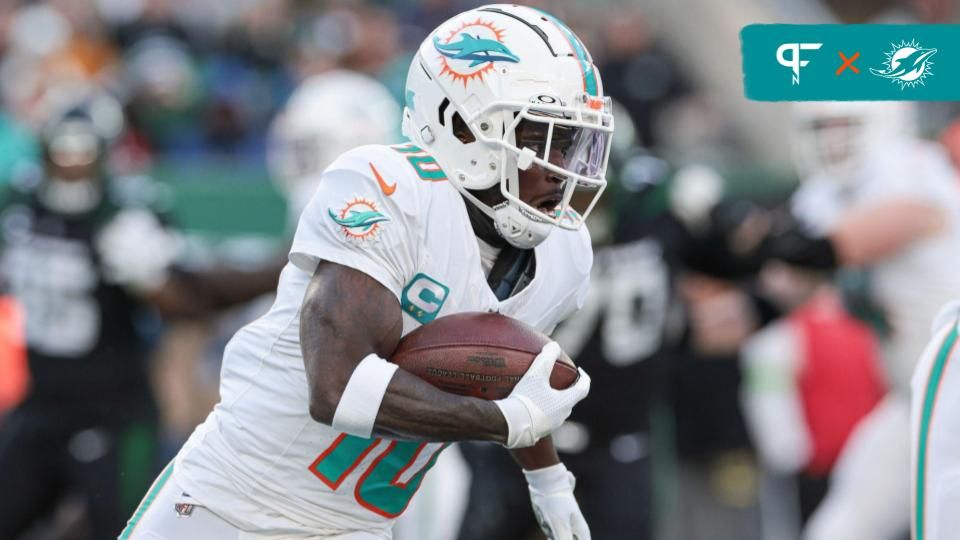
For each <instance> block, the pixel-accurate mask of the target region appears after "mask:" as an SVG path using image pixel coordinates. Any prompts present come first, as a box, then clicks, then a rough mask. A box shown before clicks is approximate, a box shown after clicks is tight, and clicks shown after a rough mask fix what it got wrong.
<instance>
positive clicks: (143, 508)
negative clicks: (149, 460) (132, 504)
mask: <svg viewBox="0 0 960 540" xmlns="http://www.w3.org/2000/svg"><path fill="white" fill-rule="evenodd" d="M172 473H173V462H172V461H171V462H170V463H169V464H168V465H167V467H166V468H165V469H163V472H162V473H160V476H159V477H157V480H156V481H155V482H154V483H153V485H152V486H150V491H148V492H147V495H146V496H145V497H144V498H143V501H142V502H141V503H140V506H139V507H138V508H137V511H136V512H134V514H133V517H132V518H130V521H129V522H128V523H127V526H126V528H124V529H123V532H121V533H120V538H119V539H118V540H127V539H128V538H130V535H131V534H133V530H134V529H136V528H137V523H139V522H140V519H141V518H143V515H144V514H146V513H147V510H148V509H149V508H150V505H151V504H153V500H154V499H156V498H157V493H160V490H161V489H163V486H164V485H166V483H167V480H169V479H170V475H171V474H172Z"/></svg>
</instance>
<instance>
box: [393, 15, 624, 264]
mask: <svg viewBox="0 0 960 540" xmlns="http://www.w3.org/2000/svg"><path fill="white" fill-rule="evenodd" d="M521 122H524V124H523V126H524V127H525V129H526V128H527V127H529V126H534V130H533V131H534V133H536V134H537V135H536V136H535V137H533V139H536V140H532V139H528V140H525V141H518V140H517V132H518V129H517V128H518V126H519V125H521ZM403 133H404V134H405V135H406V136H407V137H408V138H410V140H411V141H413V142H414V143H415V144H417V145H418V146H420V147H421V148H422V149H424V150H426V151H428V152H430V153H431V154H432V155H433V156H434V157H435V158H436V160H437V161H438V162H439V164H440V166H441V167H442V168H443V170H444V171H445V172H446V174H447V177H448V178H449V180H450V181H451V182H453V185H454V186H456V187H457V189H459V190H460V192H461V193H463V194H464V196H465V197H466V198H467V199H468V200H470V201H471V202H472V203H473V204H475V205H476V206H477V207H479V208H480V209H481V210H483V212H484V213H486V214H487V215H488V216H490V217H491V218H492V219H493V221H494V224H495V225H496V227H497V230H498V231H499V233H500V234H501V236H503V237H504V238H505V239H506V240H507V241H508V242H510V243H511V244H513V245H514V246H517V247H520V248H530V247H533V246H536V245H537V244H539V243H540V242H542V241H543V240H544V239H545V238H546V237H547V235H548V234H549V233H550V232H551V231H552V230H553V228H554V226H559V227H563V228H566V229H577V228H579V227H580V225H581V224H582V223H583V221H584V219H586V216H587V215H588V214H589V212H590V210H591V209H592V208H593V206H594V204H596V201H597V199H598V198H599V197H600V194H601V193H602V192H603V190H604V188H605V186H606V179H605V175H606V169H607V160H608V158H609V152H610V138H611V135H612V134H613V114H612V105H611V102H610V98H608V97H605V96H604V95H603V85H602V83H601V81H600V75H599V73H597V68H596V66H594V65H593V61H592V60H591V58H590V55H589V53H587V50H586V49H585V48H584V46H583V43H581V41H580V39H579V38H577V36H576V35H574V33H573V32H571V31H570V29H569V28H567V26H566V25H564V24H563V23H562V22H560V21H559V20H558V19H556V18H555V17H553V16H552V15H550V14H548V13H546V12H543V11H540V10H537V9H534V8H531V7H526V6H516V5H508V4H497V5H489V6H483V7H479V8H476V9H473V10H470V11H467V12H465V13H461V14H460V15H457V16H456V17H453V18H452V19H450V20H448V21H446V22H445V23H443V24H441V25H440V26H439V27H438V28H437V29H436V30H434V31H433V32H432V33H431V34H430V36H428V37H427V39H426V40H424V42H423V44H422V45H420V49H419V50H418V51H417V54H416V56H415V58H414V59H413V62H412V63H411V65H410V71H409V73H408V75H407V88H406V107H405V109H404V112H403ZM550 158H553V162H551V161H550ZM556 162H559V163H556ZM534 165H536V166H539V167H543V168H544V169H546V170H547V171H548V173H549V174H551V175H554V176H556V177H558V178H561V179H563V180H564V182H563V184H562V185H563V195H562V198H561V200H559V201H556V205H555V206H553V205H552V203H551V205H550V206H551V208H549V209H546V208H544V209H539V208H534V207H533V206H531V205H529V204H526V203H524V202H523V201H521V200H520V198H519V187H520V186H519V184H520V181H519V170H521V169H522V170H527V169H529V168H530V167H532V166H534ZM498 184H499V185H500V192H501V193H502V194H503V196H504V198H505V199H506V200H505V201H504V202H503V203H500V204H496V205H494V206H492V207H491V206H489V205H487V204H484V203H483V202H481V201H480V200H479V199H478V198H477V197H476V196H475V195H474V194H473V193H471V192H470V190H484V189H488V188H491V187H494V186H496V185H498Z"/></svg>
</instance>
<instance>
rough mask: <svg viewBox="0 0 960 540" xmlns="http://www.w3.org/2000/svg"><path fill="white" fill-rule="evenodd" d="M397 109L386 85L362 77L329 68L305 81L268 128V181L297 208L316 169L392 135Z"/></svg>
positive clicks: (315, 176)
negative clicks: (357, 148) (347, 152)
mask: <svg viewBox="0 0 960 540" xmlns="http://www.w3.org/2000/svg"><path fill="white" fill-rule="evenodd" d="M399 120H400V107H399V106H398V105H397V102H396V101H395V100H394V99H393V96H391V95H390V92H389V91H388V90H387V88H386V87H385V86H384V85H382V84H381V83H379V82H377V81H376V80H375V79H373V78H371V77H368V76H366V75H363V74H360V73H356V72H352V71H346V70H335V71H328V72H325V73H322V74H320V75H315V76H313V77H310V78H308V79H306V80H305V81H304V82H303V83H302V84H301V85H300V86H299V87H298V88H297V89H296V90H295V91H294V93H293V95H292V96H290V99H289V100H288V101H287V104H286V106H285V107H284V109H283V111H281V113H280V114H279V115H277V117H276V119H274V121H273V124H272V125H271V127H270V133H269V142H268V149H267V164H268V166H269V168H270V176H271V179H272V180H273V181H274V182H275V183H276V185H277V187H278V188H279V189H280V190H281V191H282V192H283V193H285V194H286V196H287V198H288V200H289V201H290V203H291V206H293V207H295V208H296V209H297V210H298V211H297V212H295V214H296V215H297V216H299V214H300V212H299V210H301V209H302V208H303V207H304V206H306V203H307V202H308V201H309V200H310V197H311V196H312V195H313V192H314V190H316V187H317V183H318V182H319V180H320V173H322V172H323V171H324V169H326V168H327V167H328V166H329V165H330V164H331V163H332V162H333V160H334V159H336V158H337V156H339V155H340V154H342V153H344V152H346V151H347V150H350V149H352V148H355V147H357V146H361V145H364V144H373V143H388V142H393V141H394V140H395V139H396V138H397V132H396V129H397V125H398V124H399Z"/></svg>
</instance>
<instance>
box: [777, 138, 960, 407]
mask: <svg viewBox="0 0 960 540" xmlns="http://www.w3.org/2000/svg"><path fill="white" fill-rule="evenodd" d="M865 162H866V165H865V166H864V167H863V169H862V171H861V175H860V177H859V178H858V179H857V181H855V182H853V183H851V184H849V185H848V186H844V185H843V184H842V183H841V182H839V181H837V180H836V179H833V178H829V177H825V176H820V177H814V178H811V179H810V180H805V181H804V182H803V183H802V184H801V186H800V189H799V190H798V191H797V193H796V194H795V195H794V198H793V200H792V205H793V210H794V213H795V214H796V215H797V216H798V217H799V218H800V219H801V220H803V221H804V222H806V223H807V224H808V225H809V226H810V227H811V228H812V229H813V230H814V231H817V232H819V233H821V234H829V233H830V232H832V231H833V230H834V229H835V228H836V226H837V224H838V223H839V221H840V220H841V219H842V218H843V217H844V214H845V213H847V212H849V211H850V210H853V209H856V208H858V207H862V206H865V205H869V204H872V203H878V202H882V201H884V200H889V199H894V198H909V199H913V200H919V201H923V202H926V203H929V204H933V205H936V206H938V207H940V208H942V209H943V210H944V212H945V213H946V214H947V216H948V219H949V225H948V229H947V231H946V232H945V233H943V234H940V235H938V236H935V237H932V238H929V239H925V240H922V241H919V242H916V243H915V244H913V245H911V246H908V247H906V248H905V249H902V250H900V251H899V252H898V253H896V254H894V255H893V256H891V257H888V258H887V259H885V260H883V261H880V262H878V263H876V264H874V265H872V266H871V268H870V276H871V283H870V285H871V294H872V296H873V298H874V299H875V300H876V301H878V303H879V305H880V306H881V307H882V308H883V310H884V312H885V315H886V317H887V322H888V323H889V324H890V327H891V330H892V332H891V336H890V339H889V340H888V341H887V342H886V343H885V349H886V350H885V352H886V355H885V356H886V360H887V365H888V371H889V375H891V377H892V378H891V380H890V383H891V384H892V385H893V386H894V387H895V388H897V389H899V390H901V391H905V390H907V388H909V384H910V377H911V374H912V373H913V368H914V366H915V365H916V361H917V357H918V356H919V355H920V353H921V352H922V351H923V348H924V345H925V344H926V342H927V338H928V331H929V328H930V321H932V320H933V317H934V315H936V313H937V310H938V309H939V307H940V306H941V305H942V304H943V302H944V300H945V299H947V298H958V297H960V274H958V273H957V271H956V269H957V268H960V190H958V178H957V175H956V173H955V171H954V170H953V168H952V167H951V166H950V163H949V162H948V161H947V158H946V156H945V155H944V152H943V150H942V148H941V147H940V146H938V145H935V144H932V143H928V142H924V141H920V140H897V141H893V142H891V144H889V145H885V146H882V147H877V148H874V150H873V152H871V153H870V155H869V156H868V157H867V159H866V160H865Z"/></svg>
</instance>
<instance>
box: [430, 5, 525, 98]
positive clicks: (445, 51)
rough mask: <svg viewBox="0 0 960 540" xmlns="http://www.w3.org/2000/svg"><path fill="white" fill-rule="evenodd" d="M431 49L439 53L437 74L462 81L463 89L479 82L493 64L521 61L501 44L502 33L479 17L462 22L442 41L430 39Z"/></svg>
mask: <svg viewBox="0 0 960 540" xmlns="http://www.w3.org/2000/svg"><path fill="white" fill-rule="evenodd" d="M433 48H434V49H435V50H436V51H437V52H438V53H439V54H440V56H439V59H440V63H441V68H442V69H441V70H440V75H441V76H443V75H450V76H451V77H452V78H453V80H454V81H463V86H464V87H466V86H467V81H469V80H471V79H479V80H481V81H482V80H483V76H484V74H486V73H487V72H488V71H490V70H492V69H493V67H494V64H495V63H496V62H509V63H513V64H515V63H517V62H519V61H520V57H518V56H517V55H515V54H513V52H512V51H511V50H510V48H509V47H507V45H506V44H505V43H504V42H503V30H501V29H499V28H497V27H495V26H494V25H493V23H490V22H486V21H484V20H482V19H479V18H478V19H477V20H475V21H473V22H464V23H463V24H461V25H460V26H459V27H457V28H455V29H454V30H453V31H452V32H450V33H449V35H447V37H446V38H445V39H441V38H440V37H439V36H433Z"/></svg>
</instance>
